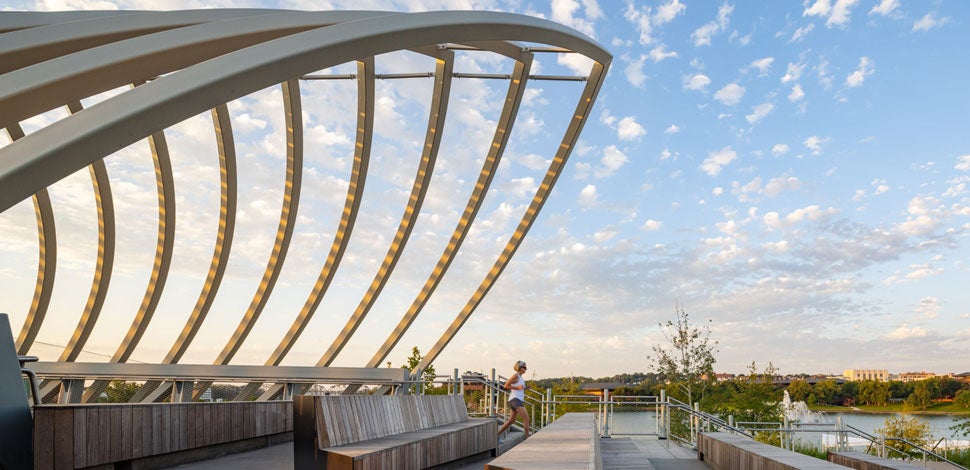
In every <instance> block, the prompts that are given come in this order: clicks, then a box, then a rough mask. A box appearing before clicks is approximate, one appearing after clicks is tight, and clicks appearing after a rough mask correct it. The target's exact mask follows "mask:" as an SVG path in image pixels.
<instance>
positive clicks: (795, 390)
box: [786, 379, 812, 401]
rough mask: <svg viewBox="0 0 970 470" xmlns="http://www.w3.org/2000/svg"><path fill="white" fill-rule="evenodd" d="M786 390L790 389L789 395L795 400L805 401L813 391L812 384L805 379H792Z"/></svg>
mask: <svg viewBox="0 0 970 470" xmlns="http://www.w3.org/2000/svg"><path fill="white" fill-rule="evenodd" d="M786 390H788V396H789V397H791V399H792V400H793V401H805V400H806V399H807V398H808V395H809V394H810V393H812V386H811V385H809V384H808V382H806V381H805V380H802V379H797V380H792V381H791V383H790V384H788V388H787V389H786Z"/></svg>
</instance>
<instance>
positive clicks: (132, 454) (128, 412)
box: [34, 402, 293, 468]
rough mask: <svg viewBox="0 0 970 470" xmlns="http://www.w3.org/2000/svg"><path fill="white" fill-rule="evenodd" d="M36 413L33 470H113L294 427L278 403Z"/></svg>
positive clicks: (54, 408) (88, 407) (90, 407)
mask: <svg viewBox="0 0 970 470" xmlns="http://www.w3.org/2000/svg"><path fill="white" fill-rule="evenodd" d="M34 412H35V414H36V416H37V418H36V421H35V426H34V443H35V444H34V445H35V447H36V448H37V449H38V452H36V455H37V456H38V457H37V459H36V462H35V466H36V467H37V468H81V467H88V466H94V465H102V464H111V463H113V462H121V461H126V460H132V459H138V458H142V457H147V456H151V455H158V454H161V453H167V452H174V451H183V450H188V449H193V448H198V447H205V446H208V445H213V444H220V443H225V442H229V441H230V440H231V438H232V436H233V435H235V436H236V437H237V439H247V438H252V437H258V436H265V435H273V434H279V433H282V432H287V431H291V430H292V422H293V420H292V416H290V414H291V413H292V403H281V402H230V403H181V404H171V403H151V404H80V405H78V404H71V405H42V406H38V407H35V410H34ZM234 426H235V427H238V428H240V429H236V430H235V431H234V430H233V427H234ZM287 426H289V427H287ZM233 433H234V434H233Z"/></svg>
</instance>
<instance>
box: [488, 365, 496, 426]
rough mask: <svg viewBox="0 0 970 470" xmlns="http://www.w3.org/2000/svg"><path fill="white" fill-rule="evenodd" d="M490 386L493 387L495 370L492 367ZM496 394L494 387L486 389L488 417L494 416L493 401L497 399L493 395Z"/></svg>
mask: <svg viewBox="0 0 970 470" xmlns="http://www.w3.org/2000/svg"><path fill="white" fill-rule="evenodd" d="M492 384H493V385H494V384H495V368H494V367H493V368H492ZM497 393H498V392H497V391H496V390H495V388H494V387H489V388H488V413H489V415H490V416H495V399H496V398H497V397H496V396H495V395H496V394H497Z"/></svg>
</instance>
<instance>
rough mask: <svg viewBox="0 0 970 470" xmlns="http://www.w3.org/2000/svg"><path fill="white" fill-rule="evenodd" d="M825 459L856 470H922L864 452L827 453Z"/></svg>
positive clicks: (906, 463) (909, 464)
mask: <svg viewBox="0 0 970 470" xmlns="http://www.w3.org/2000/svg"><path fill="white" fill-rule="evenodd" d="M827 459H828V461H829V462H832V463H837V464H839V465H843V466H846V467H849V468H854V469H857V470H916V469H921V468H924V467H921V466H919V465H914V464H912V463H909V462H904V461H902V460H893V459H887V458H883V457H879V456H876V455H869V454H866V453H864V452H829V453H828V455H827Z"/></svg>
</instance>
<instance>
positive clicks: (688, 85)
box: [684, 73, 711, 91]
mask: <svg viewBox="0 0 970 470" xmlns="http://www.w3.org/2000/svg"><path fill="white" fill-rule="evenodd" d="M710 84H711V79H710V78H707V75H704V74H702V73H698V74H695V75H692V76H690V77H687V78H685V79H684V89H686V90H695V91H704V90H705V89H706V88H707V85H710Z"/></svg>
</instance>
